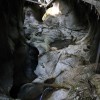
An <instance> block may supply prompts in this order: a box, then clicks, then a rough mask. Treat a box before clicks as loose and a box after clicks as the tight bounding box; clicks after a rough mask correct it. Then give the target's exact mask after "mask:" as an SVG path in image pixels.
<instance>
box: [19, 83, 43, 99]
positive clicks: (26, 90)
mask: <svg viewBox="0 0 100 100" xmlns="http://www.w3.org/2000/svg"><path fill="white" fill-rule="evenodd" d="M42 91H43V86H42V85H41V84H33V83H27V84H25V85H23V86H22V87H21V89H20V91H19V94H18V98H20V99H21V100H35V99H36V97H38V96H39V95H40V94H41V93H42Z"/></svg>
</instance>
